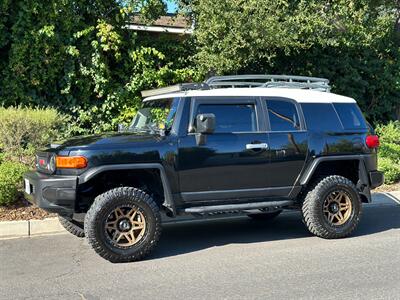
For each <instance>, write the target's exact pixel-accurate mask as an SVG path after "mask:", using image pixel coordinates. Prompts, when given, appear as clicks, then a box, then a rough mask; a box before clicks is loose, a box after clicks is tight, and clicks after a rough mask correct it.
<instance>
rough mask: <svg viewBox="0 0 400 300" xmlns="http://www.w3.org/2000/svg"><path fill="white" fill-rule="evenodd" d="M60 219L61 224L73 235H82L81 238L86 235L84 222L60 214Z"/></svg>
mask: <svg viewBox="0 0 400 300" xmlns="http://www.w3.org/2000/svg"><path fill="white" fill-rule="evenodd" d="M58 221H60V224H61V225H62V226H63V227H64V228H65V230H67V231H68V232H69V233H72V234H73V235H75V236H77V237H80V238H83V237H85V230H84V229H83V223H81V222H77V221H75V220H69V219H66V218H64V217H62V216H58Z"/></svg>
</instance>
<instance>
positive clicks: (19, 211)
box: [0, 197, 56, 221]
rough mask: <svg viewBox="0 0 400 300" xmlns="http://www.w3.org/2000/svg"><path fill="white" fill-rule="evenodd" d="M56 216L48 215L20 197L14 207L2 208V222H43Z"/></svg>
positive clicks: (0, 213) (0, 214)
mask: <svg viewBox="0 0 400 300" xmlns="http://www.w3.org/2000/svg"><path fill="white" fill-rule="evenodd" d="M55 216H56V215H55V214H51V213H48V212H46V211H44V210H43V209H40V208H39V207H37V206H34V205H32V204H30V203H29V202H28V201H26V200H25V199H24V198H23V197H20V198H19V199H18V201H17V202H15V203H13V204H12V205H9V206H0V221H17V220H43V219H44V218H49V217H55Z"/></svg>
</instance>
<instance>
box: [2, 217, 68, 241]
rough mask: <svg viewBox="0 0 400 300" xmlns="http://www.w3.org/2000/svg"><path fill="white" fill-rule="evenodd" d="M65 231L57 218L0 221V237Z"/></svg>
mask: <svg viewBox="0 0 400 300" xmlns="http://www.w3.org/2000/svg"><path fill="white" fill-rule="evenodd" d="M61 232H66V230H65V229H64V227H62V225H61V224H60V222H59V221H58V218H47V219H43V220H24V221H3V222H0V239H3V238H6V239H8V238H16V237H28V236H34V235H42V234H53V233H61Z"/></svg>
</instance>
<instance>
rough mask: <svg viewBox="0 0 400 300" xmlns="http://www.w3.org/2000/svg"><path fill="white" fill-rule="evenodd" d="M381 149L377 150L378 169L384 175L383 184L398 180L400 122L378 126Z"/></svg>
mask: <svg viewBox="0 0 400 300" xmlns="http://www.w3.org/2000/svg"><path fill="white" fill-rule="evenodd" d="M376 133H377V134H378V135H379V138H380V142H381V147H380V148H379V150H378V168H379V170H381V171H383V172H384V173H385V183H386V184H391V183H395V182H398V181H399V180H400V121H394V122H393V121H392V122H389V123H388V124H387V125H378V126H377V127H376Z"/></svg>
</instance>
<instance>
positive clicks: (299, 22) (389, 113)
mask: <svg viewBox="0 0 400 300" xmlns="http://www.w3.org/2000/svg"><path fill="white" fill-rule="evenodd" d="M182 2H186V6H185V5H184V9H185V10H186V12H189V13H190V14H191V15H192V17H193V18H194V20H195V24H196V29H195V37H196V41H197V43H198V51H197V53H196V58H197V60H196V61H197V63H198V65H199V66H200V68H201V70H202V72H203V73H216V74H232V73H239V74H240V73H272V74H296V75H312V76H320V77H326V78H329V79H330V80H331V83H332V85H333V91H334V92H338V93H340V94H344V95H348V96H351V97H354V98H355V99H357V100H358V101H359V103H360V106H361V108H362V109H363V111H364V112H365V113H366V114H367V118H368V119H369V121H371V122H376V121H379V122H382V121H387V120H389V119H391V118H393V117H395V112H396V110H397V117H400V50H399V45H400V44H399V36H398V35H399V26H400V23H399V16H400V2H399V1H397V0H386V1H385V0H373V1H372V0H334V1H318V0H311V1H309V0H296V1H292V0H266V1H257V0H246V1H243V0H221V1H213V0H193V1H182Z"/></svg>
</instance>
